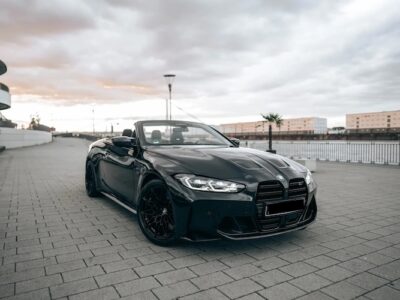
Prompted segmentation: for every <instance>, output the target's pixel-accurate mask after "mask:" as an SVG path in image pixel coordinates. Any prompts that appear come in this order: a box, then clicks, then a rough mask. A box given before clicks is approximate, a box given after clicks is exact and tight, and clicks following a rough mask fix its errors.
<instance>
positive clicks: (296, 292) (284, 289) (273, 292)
mask: <svg viewBox="0 0 400 300" xmlns="http://www.w3.org/2000/svg"><path fill="white" fill-rule="evenodd" d="M258 293H259V294H260V295H262V296H263V297H265V299H268V300H290V299H294V298H298V297H300V296H302V295H304V294H305V292H304V291H302V290H301V289H299V288H297V287H295V286H294V285H291V284H290V283H287V282H284V283H281V284H278V285H275V286H273V287H270V288H268V289H265V290H262V291H259V292H258Z"/></svg>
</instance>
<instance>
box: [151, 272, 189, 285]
mask: <svg viewBox="0 0 400 300" xmlns="http://www.w3.org/2000/svg"><path fill="white" fill-rule="evenodd" d="M154 277H155V278H156V279H157V280H158V281H159V282H160V283H161V284H162V285H168V284H171V283H175V282H178V281H183V280H186V279H190V278H193V277H196V274H194V273H193V272H192V271H190V270H189V269H188V268H183V269H179V270H174V271H169V272H165V273H162V274H159V275H156V276H154Z"/></svg>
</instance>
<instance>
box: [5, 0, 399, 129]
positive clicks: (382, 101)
mask: <svg viewBox="0 0 400 300" xmlns="http://www.w3.org/2000/svg"><path fill="white" fill-rule="evenodd" d="M3 2H4V1H3ZM396 8H397V5H396V1H394V0H393V1H391V0H386V1H378V0H376V1H360V0H354V1H317V2H316V1H261V0H260V1H227V0H226V1H222V0H220V1H214V0H213V1H212V0H209V1H184V0H180V1H178V0H176V1H161V0H160V1H140V0H138V1H128V0H125V1H111V0H96V1H95V0H89V1H78V0H75V1H61V0H59V1H44V0H43V1H39V0H36V1H11V0H8V1H5V2H4V3H2V9H1V11H0V40H1V41H2V47H1V48H0V57H1V58H2V59H3V60H4V61H5V62H6V63H7V64H8V67H9V73H8V74H7V75H6V76H7V77H5V79H4V80H3V79H2V80H3V81H7V84H8V85H9V86H10V88H11V90H12V93H13V94H14V95H18V98H17V99H18V100H17V101H19V102H24V101H25V102H29V101H31V99H35V101H42V102H44V103H54V104H58V105H63V106H68V105H77V104H90V103H98V104H104V105H107V104H108V105H113V104H116V103H117V104H118V103H121V104H123V103H133V102H136V103H139V102H140V103H142V102H141V101H156V100H160V99H165V97H166V96H167V89H166V85H165V82H164V80H163V78H162V74H164V73H169V72H173V73H175V74H177V78H176V82H175V83H174V88H173V93H174V94H173V95H174V99H176V101H177V105H179V106H181V107H184V108H185V109H186V110H188V111H190V112H193V113H195V114H196V115H198V116H199V117H200V118H202V119H206V120H210V122H213V123H215V122H219V121H218V120H220V121H221V122H222V121H224V120H226V121H234V120H236V119H255V118H258V117H259V113H261V112H268V111H275V112H278V113H280V114H282V115H284V116H305V115H308V116H309V115H317V116H325V117H332V118H338V117H340V116H343V115H344V114H345V113H347V112H355V111H368V110H388V109H399V107H398V99H399V96H400V88H399V86H400V85H399V83H400V82H399V81H400V67H399V66H400V56H399V54H400V53H399V50H398V49H400V48H399V41H400V30H399V29H398V28H400V21H399V20H400V13H399V11H398V10H397V9H396ZM160 103H161V102H160ZM139 109H140V108H139ZM146 114H151V112H149V111H146ZM157 114H159V112H157ZM115 117H117V116H115ZM110 118H114V116H111V117H110Z"/></svg>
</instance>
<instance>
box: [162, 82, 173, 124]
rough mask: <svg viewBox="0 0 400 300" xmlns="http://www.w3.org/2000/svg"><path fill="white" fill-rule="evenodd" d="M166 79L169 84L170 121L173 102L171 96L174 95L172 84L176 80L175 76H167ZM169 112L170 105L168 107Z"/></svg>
mask: <svg viewBox="0 0 400 300" xmlns="http://www.w3.org/2000/svg"><path fill="white" fill-rule="evenodd" d="M164 78H165V80H166V82H167V84H168V91H169V119H170V120H172V102H171V94H172V83H173V82H174V79H175V74H165V75H164ZM167 110H168V105H167Z"/></svg>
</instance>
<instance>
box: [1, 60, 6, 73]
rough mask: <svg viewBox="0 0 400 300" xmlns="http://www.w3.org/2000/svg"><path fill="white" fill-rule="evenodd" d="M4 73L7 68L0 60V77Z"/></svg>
mask: <svg viewBox="0 0 400 300" xmlns="http://www.w3.org/2000/svg"><path fill="white" fill-rule="evenodd" d="M5 72H7V66H6V64H5V63H3V61H2V60H0V75H3V74H4V73H5Z"/></svg>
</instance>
